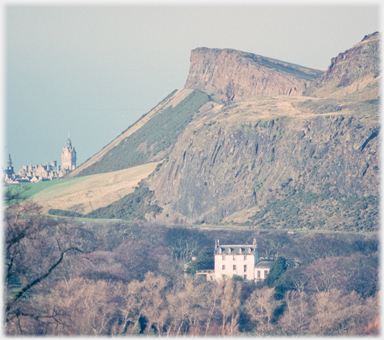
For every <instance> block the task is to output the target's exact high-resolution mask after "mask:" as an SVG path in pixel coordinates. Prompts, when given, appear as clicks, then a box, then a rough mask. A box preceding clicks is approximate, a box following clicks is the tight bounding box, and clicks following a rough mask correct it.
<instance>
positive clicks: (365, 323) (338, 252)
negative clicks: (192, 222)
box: [4, 197, 379, 336]
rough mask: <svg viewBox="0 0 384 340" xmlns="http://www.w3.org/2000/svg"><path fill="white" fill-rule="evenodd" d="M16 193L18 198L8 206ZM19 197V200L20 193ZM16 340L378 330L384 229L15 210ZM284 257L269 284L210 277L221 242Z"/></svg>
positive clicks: (9, 221)
mask: <svg viewBox="0 0 384 340" xmlns="http://www.w3.org/2000/svg"><path fill="white" fill-rule="evenodd" d="M11 199H14V197H8V200H11ZM16 201H17V197H16ZM4 218H5V227H6V234H5V238H4V240H5V245H4V251H5V254H4V256H5V266H4V268H5V275H4V279H5V287H6V296H5V318H4V320H5V333H6V334H8V335H133V334H142V335H158V336H178V335H199V336H204V335H209V336H212V335H229V336H235V335H241V334H243V335H309V334H316V335H368V334H378V316H379V276H378V267H379V239H378V235H377V234H376V233H369V234H362V233H327V234H325V233H303V232H296V233H291V234H289V233H287V232H282V231H280V232H279V231H272V230H270V231H269V230H268V231H261V230H257V229H242V230H240V229H239V230H200V229H198V228H197V227H195V228H192V227H191V228H188V227H185V226H174V227H166V226H161V225H149V224H138V223H128V222H121V223H101V222H97V223H96V222H94V221H91V222H79V221H75V220H73V219H72V220H71V219H68V218H57V219H52V218H47V217H45V216H43V215H42V214H41V213H40V208H39V206H37V205H35V204H34V203H31V202H28V201H24V202H22V203H19V202H16V203H15V204H12V205H9V206H8V207H7V208H6V209H5V216H4ZM255 237H256V239H257V243H258V250H259V256H260V257H263V258H273V259H275V261H274V263H273V265H272V268H271V272H270V274H269V276H268V278H267V280H266V281H265V282H263V283H262V284H257V285H255V284H254V283H252V282H244V281H242V279H241V278H240V277H234V278H232V279H228V280H226V281H224V282H220V283H212V282H206V281H202V280H198V279H196V278H195V276H194V275H193V274H192V273H193V270H189V273H190V274H187V273H184V264H185V263H186V262H189V261H190V260H191V257H192V256H198V260H197V261H194V262H193V265H194V269H200V268H204V267H205V268H207V267H210V266H212V258H213V252H210V249H211V250H213V246H214V240H215V239H220V243H222V244H226V243H231V244H236V243H252V239H253V238H255Z"/></svg>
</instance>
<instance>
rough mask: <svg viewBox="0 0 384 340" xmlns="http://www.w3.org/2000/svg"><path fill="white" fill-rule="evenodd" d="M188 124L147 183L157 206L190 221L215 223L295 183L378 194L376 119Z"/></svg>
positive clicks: (356, 193) (284, 192)
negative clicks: (189, 127)
mask: <svg viewBox="0 0 384 340" xmlns="http://www.w3.org/2000/svg"><path fill="white" fill-rule="evenodd" d="M248 122H249V120H248ZM191 130H192V129H191ZM191 130H190V131H189V133H185V134H184V136H183V138H182V139H181V140H179V142H178V143H177V144H176V146H175V149H174V152H173V153H172V155H171V156H170V157H169V161H168V162H167V163H166V164H164V169H162V172H161V174H160V173H159V175H158V177H157V179H155V181H154V187H153V188H154V189H155V192H156V196H157V202H156V203H157V204H159V205H160V206H165V205H169V206H170V207H171V208H172V210H175V211H177V212H179V213H180V214H181V215H183V216H185V217H186V218H187V221H189V222H192V221H195V220H204V221H207V222H217V221H220V220H221V219H223V218H225V217H226V216H229V215H231V214H233V213H234V212H236V211H239V210H242V209H246V208H250V207H252V206H255V205H262V204H266V203H268V202H269V201H272V200H276V199H281V198H284V197H286V195H287V193H288V191H289V190H288V189H289V188H297V187H298V185H299V186H300V187H301V190H304V191H308V190H312V191H315V192H316V191H317V190H318V188H319V187H322V186H324V185H325V184H327V183H328V184H329V185H331V187H332V188H333V189H334V190H336V191H337V192H339V193H341V194H342V195H346V196H347V197H349V196H361V195H377V194H378V187H379V171H378V169H379V159H378V157H379V153H378V138H377V136H378V132H379V124H378V123H372V124H367V123H364V122H363V121H361V120H360V119H359V118H357V117H355V116H352V115H343V114H338V115H336V114H335V115H330V116H326V117H325V116H323V115H318V116H315V115H313V116H312V117H309V118H306V119H301V118H299V117H297V118H294V119H292V118H291V117H278V118H275V119H262V120H258V121H256V122H254V123H248V124H246V123H245V122H244V123H243V124H241V121H240V122H239V121H238V122H236V123H230V122H228V121H222V122H218V123H216V124H214V125H212V126H210V127H209V128H208V127H207V125H206V126H202V127H200V128H195V129H193V131H191Z"/></svg>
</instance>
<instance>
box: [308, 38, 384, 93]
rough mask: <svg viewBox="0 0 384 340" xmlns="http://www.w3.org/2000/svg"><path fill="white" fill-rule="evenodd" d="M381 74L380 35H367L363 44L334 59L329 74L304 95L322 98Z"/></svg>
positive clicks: (326, 73)
mask: <svg viewBox="0 0 384 340" xmlns="http://www.w3.org/2000/svg"><path fill="white" fill-rule="evenodd" d="M379 74H380V34H379V33H378V32H375V33H372V34H369V35H366V36H365V37H364V38H363V39H362V41H361V42H359V43H358V44H356V45H355V46H353V47H352V48H350V49H348V50H346V51H345V52H343V53H339V55H338V56H337V57H335V58H332V59H331V64H330V66H329V68H328V70H327V72H325V73H324V74H323V75H321V76H320V77H319V78H318V79H317V80H316V81H314V82H313V83H312V85H311V86H310V87H309V88H308V89H307V90H306V91H305V92H304V94H305V95H310V96H319V97H321V96H324V94H325V95H326V94H328V93H330V92H332V91H338V90H340V89H342V88H346V87H349V86H350V85H352V84H353V83H355V82H356V81H359V80H360V81H361V80H363V79H365V78H367V77H371V78H373V79H375V78H377V77H378V76H379ZM371 83H372V82H370V83H369V81H368V82H367V83H366V84H363V86H360V88H359V89H358V90H360V91H361V90H362V87H365V86H367V85H372V84H371ZM329 85H331V87H330V88H329V89H324V90H325V91H326V92H323V91H321V89H322V88H324V87H327V86H329ZM327 90H328V91H327ZM327 92H328V93H327Z"/></svg>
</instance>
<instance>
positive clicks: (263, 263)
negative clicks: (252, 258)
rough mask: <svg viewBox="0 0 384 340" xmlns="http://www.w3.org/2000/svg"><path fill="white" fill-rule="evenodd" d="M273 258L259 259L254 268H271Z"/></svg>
mask: <svg viewBox="0 0 384 340" xmlns="http://www.w3.org/2000/svg"><path fill="white" fill-rule="evenodd" d="M272 263H273V260H261V261H260V262H259V263H258V264H257V265H256V266H255V268H271V265H272Z"/></svg>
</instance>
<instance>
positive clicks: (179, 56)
mask: <svg viewBox="0 0 384 340" xmlns="http://www.w3.org/2000/svg"><path fill="white" fill-rule="evenodd" d="M4 15H5V17H4V28H5V35H4V53H3V56H4V65H5V69H4V77H5V81H4V91H5V92H4V99H5V103H4V111H5V119H4V123H5V124H4V130H5V133H6V135H5V140H4V144H3V150H2V152H3V156H4V157H3V159H7V157H8V153H10V154H11V156H12V160H13V164H14V167H15V171H18V170H19V169H20V167H21V166H22V165H23V164H29V163H32V164H39V163H42V164H46V163H47V162H50V161H52V160H57V161H58V163H59V164H61V151H62V148H63V146H64V145H65V142H66V139H67V135H68V132H69V133H70V137H71V140H72V143H73V145H74V146H75V148H76V151H77V156H78V161H77V165H80V164H81V163H83V162H84V161H86V160H87V159H88V158H89V157H91V156H92V155H93V154H95V153H96V152H98V151H99V150H100V149H101V148H102V147H103V146H105V145H106V144H108V143H109V142H110V141H111V140H112V139H114V138H115V137H116V136H118V135H119V134H120V133H121V132H122V131H124V130H125V129H126V128H127V127H128V126H129V125H131V124H132V123H134V122H135V121H136V120H137V119H138V118H139V117H140V116H142V115H143V114H145V113H146V112H148V111H149V110H150V109H151V108H153V107H154V106H155V105H156V104H157V103H158V102H160V101H161V100H162V99H163V98H164V97H166V96H167V95H168V94H169V93H170V92H171V91H173V90H174V89H181V88H183V87H184V84H185V81H186V79H187V76H188V72H189V58H190V51H191V50H192V49H194V48H196V47H202V46H205V47H211V48H214V47H215V48H234V49H238V50H242V51H246V52H251V53H256V54H260V55H263V56H267V57H271V58H275V59H279V60H283V61H288V62H291V63H295V64H299V65H303V66H308V67H316V68H327V67H328V66H329V64H330V60H331V58H332V57H335V56H336V55H337V54H338V53H340V52H343V51H345V50H346V49H348V48H350V47H352V46H353V45H354V44H356V43H358V42H359V41H360V40H361V39H362V38H363V37H364V35H366V34H370V33H373V32H374V31H378V30H379V29H380V27H379V10H378V7H377V6H375V5H374V4H373V5H370V6H363V5H356V4H355V5H351V6H347V5H345V4H341V5H338V6H331V5H326V6H319V5H317V6H304V5H303V4H299V5H286V6H283V5H274V6H266V5H264V6H261V5H253V6H251V5H249V4H248V5H246V6H234V5H233V4H232V6H231V5H225V6H224V5H215V6H208V7H203V6H201V5H200V6H192V5H191V4H189V5H186V4H184V5H182V6H179V7H176V6H172V5H151V6H144V7H139V6H138V5H132V4H131V5H126V6H123V5H121V4H120V5H118V6H111V7H106V6H96V5H92V3H91V4H87V6H66V7H64V6H58V5H55V6H47V5H13V4H12V3H10V4H9V5H6V6H5V7H4Z"/></svg>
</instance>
